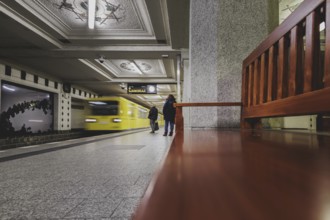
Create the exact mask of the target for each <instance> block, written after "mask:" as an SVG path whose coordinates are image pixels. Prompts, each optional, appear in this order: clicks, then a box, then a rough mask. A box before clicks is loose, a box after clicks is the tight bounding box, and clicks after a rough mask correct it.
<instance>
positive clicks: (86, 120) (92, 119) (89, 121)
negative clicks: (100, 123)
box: [85, 118, 96, 123]
mask: <svg viewBox="0 0 330 220" xmlns="http://www.w3.org/2000/svg"><path fill="white" fill-rule="evenodd" d="M85 122H87V123H92V122H96V119H95V118H86V119H85Z"/></svg>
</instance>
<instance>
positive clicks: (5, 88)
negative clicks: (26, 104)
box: [2, 86, 15, 92]
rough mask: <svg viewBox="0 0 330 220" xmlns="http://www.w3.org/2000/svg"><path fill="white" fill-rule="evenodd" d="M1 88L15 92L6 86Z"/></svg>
mask: <svg viewBox="0 0 330 220" xmlns="http://www.w3.org/2000/svg"><path fill="white" fill-rule="evenodd" d="M2 88H4V89H7V90H9V91H12V92H15V89H13V88H9V87H8V86H2Z"/></svg>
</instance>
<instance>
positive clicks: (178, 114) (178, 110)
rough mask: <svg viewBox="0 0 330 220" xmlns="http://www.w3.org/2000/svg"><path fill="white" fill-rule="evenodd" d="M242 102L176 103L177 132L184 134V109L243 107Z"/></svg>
mask: <svg viewBox="0 0 330 220" xmlns="http://www.w3.org/2000/svg"><path fill="white" fill-rule="evenodd" d="M241 105H242V103H241V102H205V103H175V104H174V106H175V107H176V115H175V132H176V133H178V132H182V131H183V128H184V124H183V114H182V107H219V106H241Z"/></svg>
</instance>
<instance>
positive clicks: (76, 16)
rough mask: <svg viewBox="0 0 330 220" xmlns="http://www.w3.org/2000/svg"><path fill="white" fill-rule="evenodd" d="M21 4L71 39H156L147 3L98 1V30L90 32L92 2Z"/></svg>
mask: <svg viewBox="0 0 330 220" xmlns="http://www.w3.org/2000/svg"><path fill="white" fill-rule="evenodd" d="M19 4H21V5H22V6H23V7H25V8H26V9H28V10H29V11H30V12H31V13H33V14H35V15H37V16H38V17H39V18H40V19H41V20H43V21H47V22H48V24H49V25H50V26H51V27H52V28H54V29H55V30H58V31H59V32H61V33H64V34H66V35H67V36H68V37H70V36H74V37H77V38H79V36H81V37H83V36H93V35H94V36H93V39H95V38H97V37H100V36H107V35H112V36H123V35H124V36H129V35H132V36H133V35H135V36H136V35H140V36H149V37H151V36H152V37H154V33H153V28H152V25H151V22H150V17H149V13H148V10H147V8H146V4H145V0H96V15H95V29H94V30H88V0H21V1H19ZM95 33H97V37H95Z"/></svg>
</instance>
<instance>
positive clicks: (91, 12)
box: [88, 0, 96, 29]
mask: <svg viewBox="0 0 330 220" xmlns="http://www.w3.org/2000/svg"><path fill="white" fill-rule="evenodd" d="M95 8H96V0H88V28H89V29H94V23H95Z"/></svg>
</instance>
